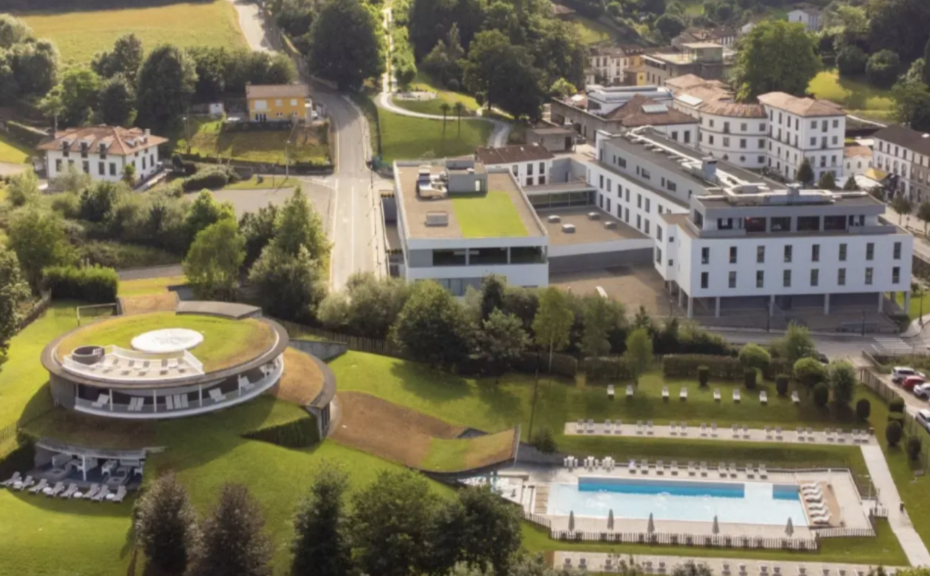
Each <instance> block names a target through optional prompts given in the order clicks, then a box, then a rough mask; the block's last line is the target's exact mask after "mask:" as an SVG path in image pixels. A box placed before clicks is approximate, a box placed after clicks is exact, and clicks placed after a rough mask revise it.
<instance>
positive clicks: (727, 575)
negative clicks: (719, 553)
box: [721, 562, 730, 576]
mask: <svg viewBox="0 0 930 576" xmlns="http://www.w3.org/2000/svg"><path fill="white" fill-rule="evenodd" d="M721 574H723V576H730V565H729V564H728V563H726V562H724V563H723V570H722V571H721Z"/></svg>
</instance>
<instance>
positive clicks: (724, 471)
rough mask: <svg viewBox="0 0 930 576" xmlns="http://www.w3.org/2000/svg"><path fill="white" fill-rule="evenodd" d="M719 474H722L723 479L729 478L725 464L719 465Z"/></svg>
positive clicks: (720, 463)
mask: <svg viewBox="0 0 930 576" xmlns="http://www.w3.org/2000/svg"><path fill="white" fill-rule="evenodd" d="M717 473H718V474H720V477H721V478H726V477H727V467H726V466H725V465H724V464H723V462H719V463H718V464H717Z"/></svg>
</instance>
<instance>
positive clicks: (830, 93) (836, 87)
mask: <svg viewBox="0 0 930 576" xmlns="http://www.w3.org/2000/svg"><path fill="white" fill-rule="evenodd" d="M807 90H808V92H810V93H811V94H813V95H814V96H815V97H817V98H822V99H824V100H830V101H832V102H836V103H837V104H840V105H841V106H843V108H845V109H846V110H847V111H849V112H850V113H852V114H860V115H863V116H867V117H870V118H875V119H877V120H887V119H888V118H889V115H890V114H891V111H892V108H893V102H892V100H891V94H890V91H889V90H882V89H881V88H875V87H874V86H870V85H868V84H866V83H865V82H860V81H857V80H849V79H846V78H840V76H839V72H837V71H836V70H826V71H824V72H820V73H819V74H817V76H815V77H814V79H813V80H811V82H810V84H809V85H808V87H807Z"/></svg>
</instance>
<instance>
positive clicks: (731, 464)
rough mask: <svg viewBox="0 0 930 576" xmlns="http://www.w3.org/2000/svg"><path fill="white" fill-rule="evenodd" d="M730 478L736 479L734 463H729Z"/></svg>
mask: <svg viewBox="0 0 930 576" xmlns="http://www.w3.org/2000/svg"><path fill="white" fill-rule="evenodd" d="M730 478H736V462H730Z"/></svg>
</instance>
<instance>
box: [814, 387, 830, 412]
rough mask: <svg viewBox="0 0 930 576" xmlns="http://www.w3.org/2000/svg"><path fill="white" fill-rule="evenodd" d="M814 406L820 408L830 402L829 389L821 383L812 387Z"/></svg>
mask: <svg viewBox="0 0 930 576" xmlns="http://www.w3.org/2000/svg"><path fill="white" fill-rule="evenodd" d="M813 393H814V404H816V405H817V406H820V407H821V408H822V407H824V406H826V405H827V402H829V401H830V387H829V386H827V385H826V384H824V383H823V382H818V383H817V384H816V385H815V386H814V391H813Z"/></svg>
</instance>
